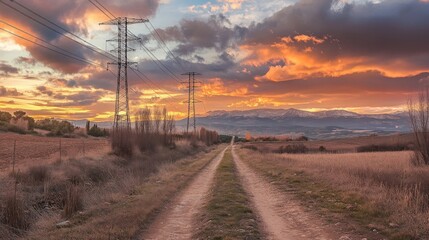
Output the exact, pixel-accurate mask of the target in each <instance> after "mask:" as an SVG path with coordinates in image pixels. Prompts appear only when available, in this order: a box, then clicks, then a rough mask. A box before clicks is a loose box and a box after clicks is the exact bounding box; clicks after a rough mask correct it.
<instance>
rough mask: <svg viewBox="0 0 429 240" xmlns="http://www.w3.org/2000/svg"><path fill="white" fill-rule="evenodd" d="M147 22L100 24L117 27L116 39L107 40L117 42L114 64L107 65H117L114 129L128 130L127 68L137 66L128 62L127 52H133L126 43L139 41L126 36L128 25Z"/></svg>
mask: <svg viewBox="0 0 429 240" xmlns="http://www.w3.org/2000/svg"><path fill="white" fill-rule="evenodd" d="M144 22H148V20H147V19H138V18H128V17H117V18H115V19H112V20H109V21H107V22H103V23H100V25H117V26H118V37H117V38H115V39H111V40H107V42H117V44H118V46H117V48H115V49H113V50H112V52H115V53H116V54H117V60H116V61H115V62H109V63H108V66H109V65H117V67H118V76H117V86H116V101H115V117H114V121H113V127H114V129H118V128H120V127H121V128H122V127H126V128H130V127H131V124H130V114H129V111H130V107H129V102H128V75H127V70H128V66H130V65H133V64H137V63H136V62H128V52H130V51H134V49H132V48H130V47H128V43H129V42H131V41H139V40H140V38H137V37H135V36H132V37H129V36H128V32H129V31H128V25H129V24H136V23H144Z"/></svg>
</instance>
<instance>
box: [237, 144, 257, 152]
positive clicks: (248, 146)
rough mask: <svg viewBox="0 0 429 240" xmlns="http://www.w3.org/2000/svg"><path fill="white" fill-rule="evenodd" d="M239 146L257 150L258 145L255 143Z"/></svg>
mask: <svg viewBox="0 0 429 240" xmlns="http://www.w3.org/2000/svg"><path fill="white" fill-rule="evenodd" d="M241 148H245V149H250V150H253V151H258V147H257V146H255V145H243V146H241Z"/></svg>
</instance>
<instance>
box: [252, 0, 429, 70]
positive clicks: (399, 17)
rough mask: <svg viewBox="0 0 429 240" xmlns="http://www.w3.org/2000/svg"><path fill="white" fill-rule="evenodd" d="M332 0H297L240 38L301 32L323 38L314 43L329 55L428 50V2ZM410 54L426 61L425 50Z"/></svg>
mask: <svg viewBox="0 0 429 240" xmlns="http://www.w3.org/2000/svg"><path fill="white" fill-rule="evenodd" d="M336 4H337V1H336V0H301V1H299V2H297V3H296V4H294V5H291V6H289V7H286V8H284V9H282V10H281V11H279V12H277V13H275V14H274V15H273V16H271V17H269V18H267V19H265V20H264V21H262V22H261V23H259V24H254V25H252V26H251V27H250V28H249V30H248V33H247V35H246V40H245V41H244V43H245V44H250V45H252V44H270V43H274V42H280V41H281V39H282V38H284V37H293V36H296V35H298V34H306V35H310V36H316V37H318V38H325V37H327V38H328V41H327V43H329V44H321V45H320V46H319V47H316V49H317V50H319V51H318V52H319V53H323V54H325V55H327V56H328V57H335V56H337V55H345V56H378V57H383V58H389V57H401V56H405V57H411V56H414V55H421V54H429V44H427V39H428V38H429V24H427V23H428V22H429V14H428V13H429V3H428V2H422V1H419V0H389V1H381V2H380V3H371V2H368V3H365V4H358V3H351V4H345V6H344V7H343V8H339V9H335V8H333V6H335V5H336ZM332 40H335V41H332ZM301 44H303V43H301ZM414 60H415V62H421V61H426V62H427V61H428V60H429V56H424V57H421V58H420V59H414Z"/></svg>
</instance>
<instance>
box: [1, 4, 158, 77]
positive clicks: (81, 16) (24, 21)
mask: <svg viewBox="0 0 429 240" xmlns="http://www.w3.org/2000/svg"><path fill="white" fill-rule="evenodd" d="M104 5H105V6H106V7H107V8H108V9H109V10H110V11H111V12H112V13H113V14H115V15H117V16H122V15H124V14H126V15H128V16H130V17H148V16H153V15H154V14H155V13H156V10H157V8H158V5H159V0H145V1H138V0H130V1H121V0H113V1H109V3H104ZM0 6H1V7H0V15H1V16H2V20H4V21H6V22H8V23H9V24H12V25H14V26H16V27H18V28H21V29H23V30H24V31H26V32H28V33H30V34H33V35H35V36H37V37H39V38H42V39H44V40H46V41H47V42H49V43H50V44H53V45H55V46H57V47H60V48H62V49H66V50H67V51H69V52H72V53H73V55H75V56H77V57H78V58H83V59H88V60H98V61H106V59H103V57H102V56H100V55H99V54H96V53H95V52H94V51H92V50H91V49H88V48H86V47H83V46H82V45H80V44H77V43H76V42H73V41H71V40H70V39H68V38H67V37H64V36H63V35H61V34H59V33H63V32H64V30H66V31H68V32H71V33H72V34H75V35H78V36H83V37H84V38H85V37H90V35H91V34H90V31H91V29H90V27H92V26H94V25H98V24H95V23H98V22H102V21H106V20H107V19H106V17H105V16H104V15H103V14H102V13H101V12H100V11H99V10H98V9H97V8H96V7H95V6H93V5H92V4H90V2H89V1H86V0H76V1H67V0H58V1H54V2H50V3H49V4H46V1H42V0H29V1H2V2H1V3H0ZM24 7H25V8H28V9H30V10H32V11H35V12H36V13H37V14H38V15H40V16H43V17H44V18H46V19H49V20H50V21H52V22H54V23H56V24H57V25H59V26H60V28H61V29H60V28H58V27H56V26H53V25H51V24H49V23H47V22H46V21H45V20H43V19H41V18H40V17H39V16H36V15H34V14H32V13H30V12H29V11H27V10H26V9H25V8H24ZM14 9H17V10H18V11H20V12H22V13H23V14H21V13H19V12H18V11H16V10H14ZM24 14H26V15H28V16H31V18H32V19H30V18H27V17H25V16H24ZM34 19H35V20H37V21H39V22H40V23H39V22H37V21H34ZM41 23H43V24H45V25H48V26H51V27H52V28H54V29H56V31H53V30H51V29H49V28H47V27H46V26H44V25H43V24H41ZM8 28H9V27H8ZM9 29H10V28H9ZM63 29H64V30H63ZM16 33H17V34H18V33H19V34H22V33H20V32H18V31H17V32H16ZM69 36H71V35H70V34H69ZM10 38H11V39H14V42H16V43H17V44H18V45H20V46H23V47H24V48H25V49H26V50H27V51H28V52H29V53H30V55H31V56H32V58H34V59H35V60H36V61H38V62H41V63H42V64H44V65H45V66H48V67H50V68H52V69H54V70H57V71H60V72H63V73H69V74H71V73H76V72H80V71H82V70H85V69H86V67H87V65H88V64H87V63H85V62H79V61H77V60H76V59H71V58H68V57H65V56H64V55H60V54H58V53H54V52H52V51H49V50H46V49H44V48H41V47H40V46H37V45H35V44H33V43H30V42H28V41H25V40H23V39H20V38H17V37H13V36H10ZM72 38H74V37H72ZM79 41H80V40H79ZM84 44H86V43H84ZM20 60H28V59H20Z"/></svg>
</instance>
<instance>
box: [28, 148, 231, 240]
mask: <svg viewBox="0 0 429 240" xmlns="http://www.w3.org/2000/svg"><path fill="white" fill-rule="evenodd" d="M188 147H189V146H186V147H184V149H181V150H180V151H179V148H178V149H176V150H166V151H161V152H160V153H156V154H154V155H150V156H148V155H142V156H140V157H139V158H138V159H134V160H129V159H121V158H117V157H115V156H110V157H107V158H104V159H103V160H97V159H85V160H84V161H82V160H73V161H68V162H62V163H58V164H56V165H52V166H50V167H51V168H52V169H51V172H52V175H53V178H57V180H55V181H54V180H53V179H51V180H49V182H50V183H49V184H48V185H49V192H54V191H57V194H55V195H57V196H58V195H61V196H65V198H63V199H62V201H65V205H64V206H61V209H58V210H56V211H55V210H52V209H51V210H49V211H42V213H41V215H40V216H39V218H38V219H37V221H35V222H34V223H33V225H32V227H31V228H30V231H29V232H28V233H27V234H26V235H25V237H26V239H132V238H135V237H136V236H138V235H139V234H140V233H141V231H142V229H144V227H145V226H146V225H147V224H148V223H149V222H150V221H151V219H152V218H153V217H154V216H155V215H156V214H157V212H158V211H159V210H160V209H161V208H162V206H163V205H164V204H166V203H167V202H168V201H169V199H170V198H172V196H173V195H174V194H175V193H176V192H177V191H179V190H180V189H181V188H182V187H183V186H184V185H185V184H186V183H187V182H188V181H189V180H190V179H191V178H192V177H193V176H194V174H195V173H196V172H197V171H199V170H200V169H201V168H203V167H204V166H205V165H206V164H207V163H208V162H209V161H210V160H211V159H212V158H213V157H214V156H215V154H217V153H218V152H219V151H220V148H221V147H223V146H221V147H218V149H217V150H216V151H210V152H209V153H205V152H201V149H200V150H190V149H187V148H188ZM189 148H191V147H189ZM198 152H199V153H198ZM189 155H191V156H189ZM186 156H189V157H186ZM179 160H180V161H179ZM58 179H63V180H65V182H62V181H58ZM48 195H49V196H50V194H48ZM76 212H78V213H76ZM63 214H65V216H66V217H69V218H68V220H69V221H70V223H71V225H70V226H69V227H66V228H56V227H55V224H56V223H58V222H60V221H62V219H63V218H62V216H63Z"/></svg>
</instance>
